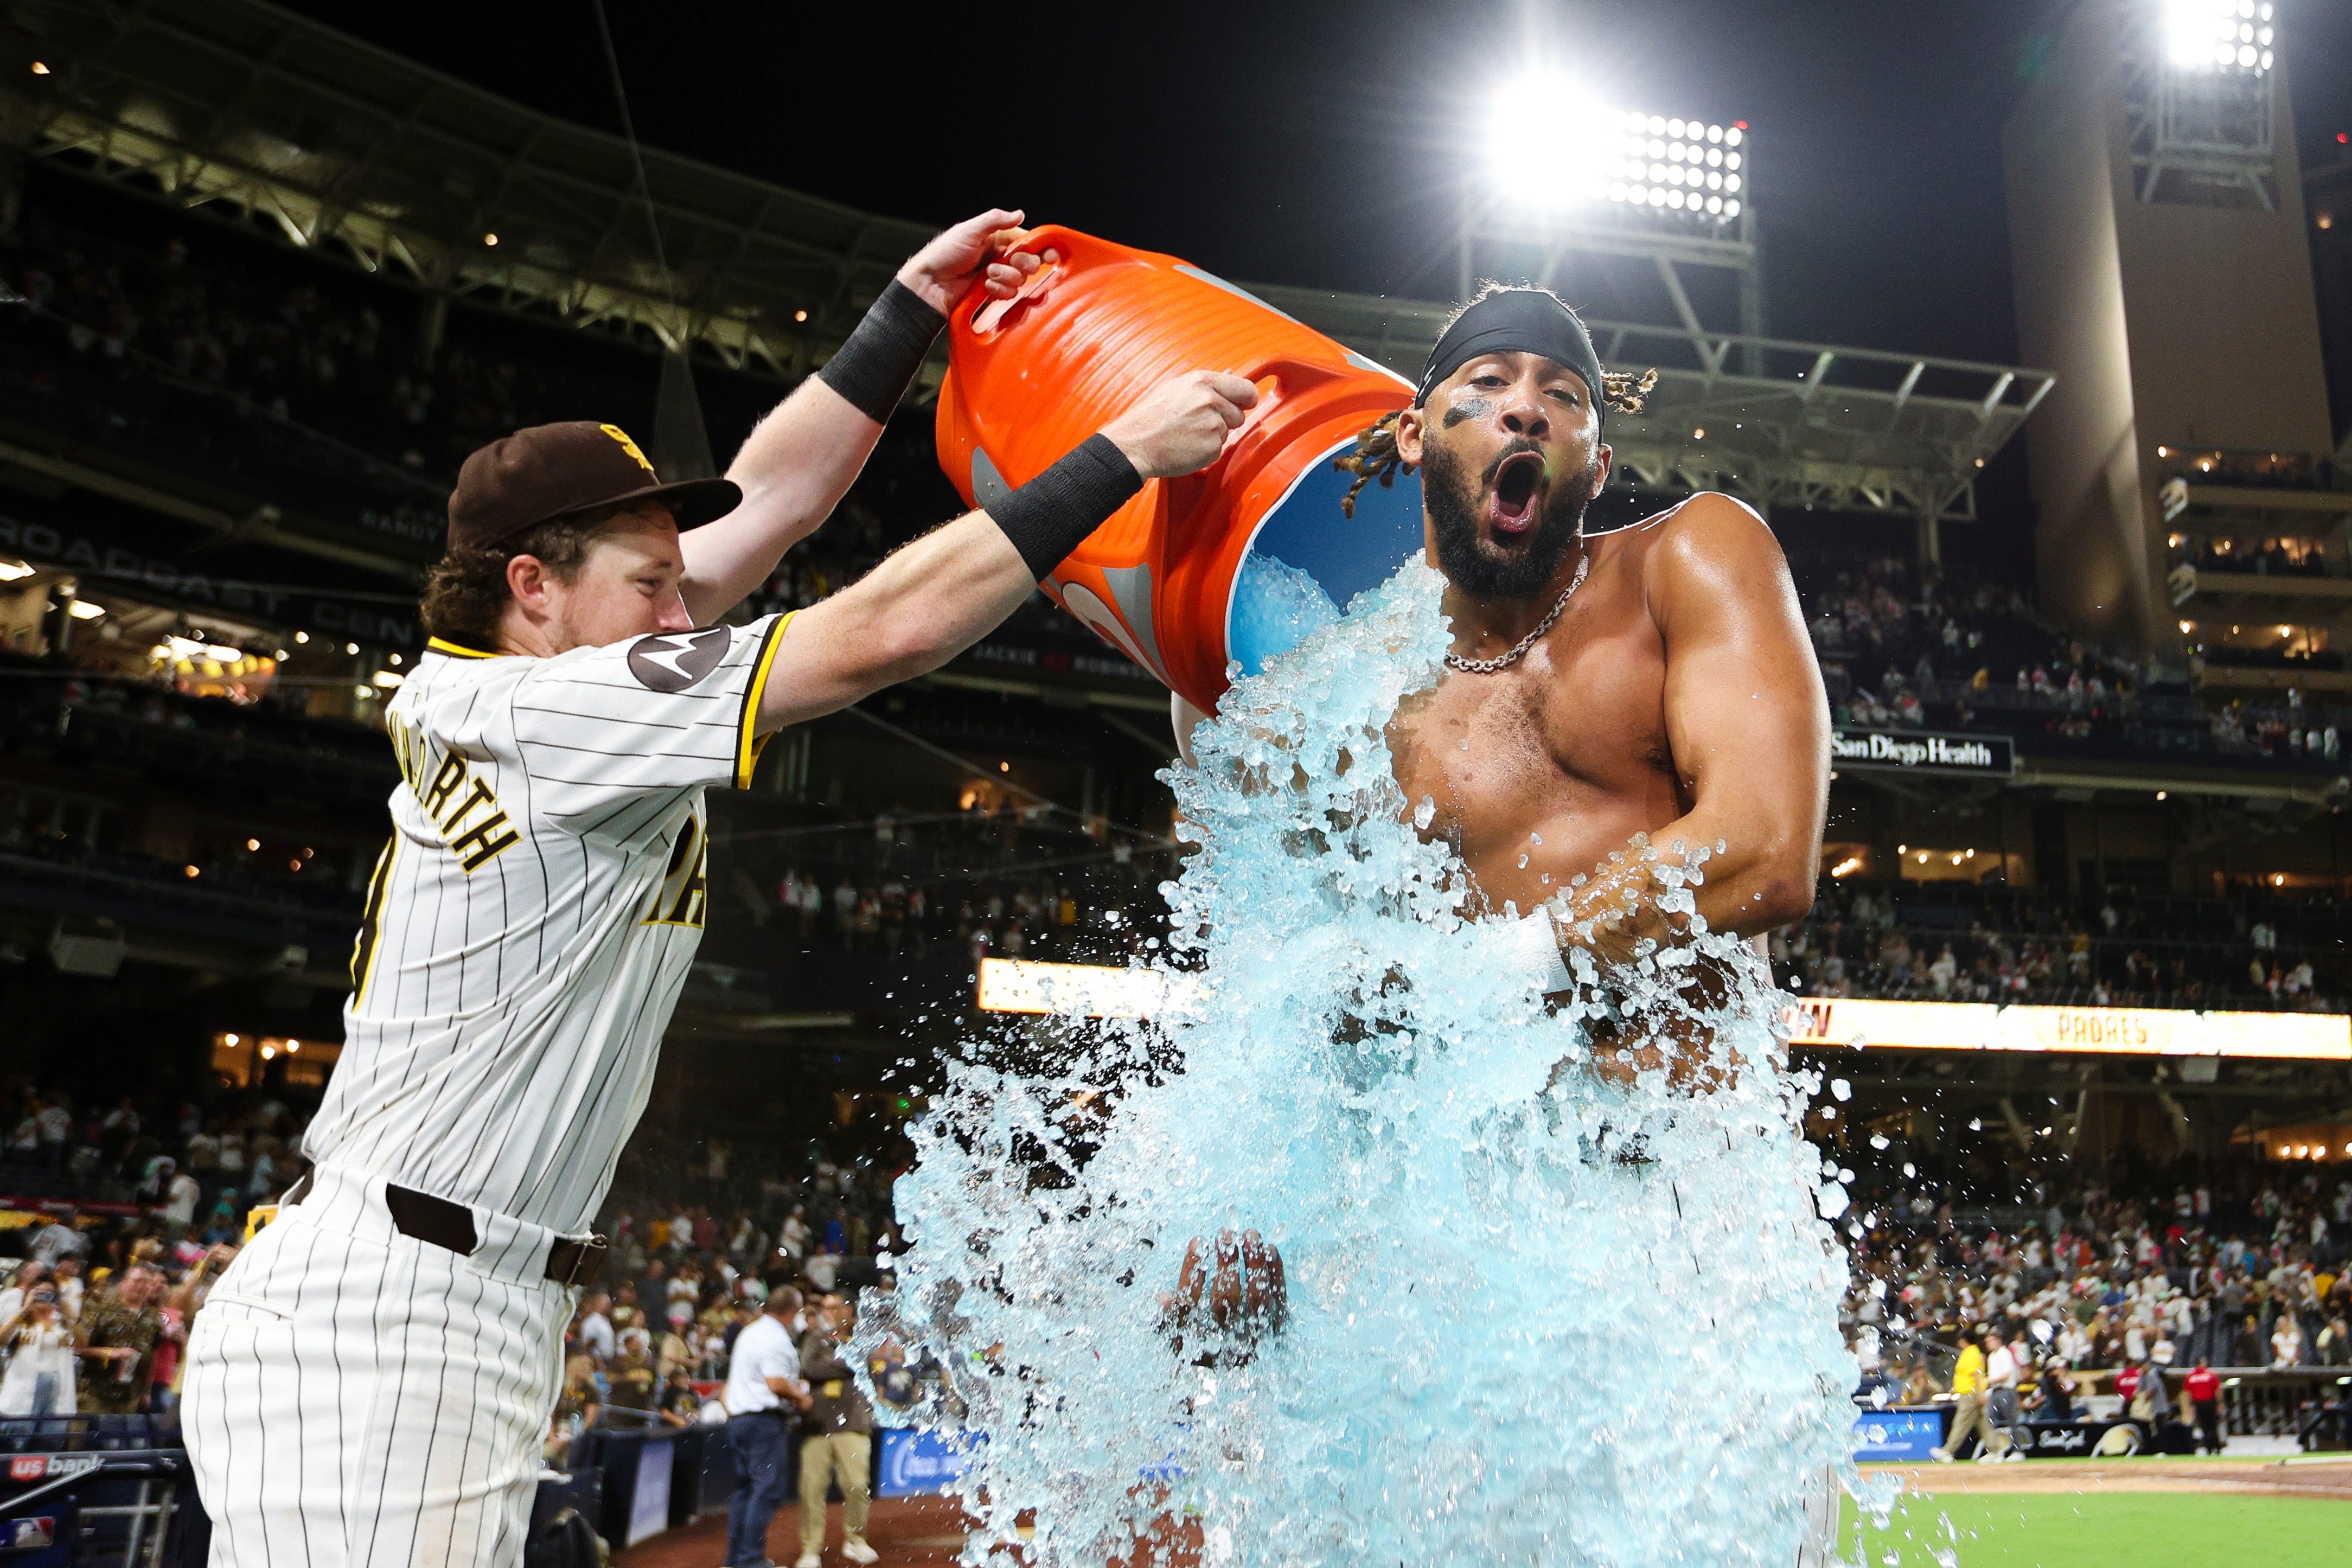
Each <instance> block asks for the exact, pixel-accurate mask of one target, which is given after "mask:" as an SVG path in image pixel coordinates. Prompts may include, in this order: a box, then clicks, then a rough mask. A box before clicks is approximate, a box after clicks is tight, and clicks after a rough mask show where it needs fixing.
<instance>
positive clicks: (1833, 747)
mask: <svg viewBox="0 0 2352 1568" xmlns="http://www.w3.org/2000/svg"><path fill="white" fill-rule="evenodd" d="M1830 764H1831V766H1832V767H1834V768H1883V769H1885V770H1886V771H1888V772H1894V773H1954V774H1960V775H1964V776H1966V777H1968V778H1971V779H2009V778H2013V777H2014V776H2015V775H2016V773H2017V743H2016V742H2015V741H2013V740H2011V739H2010V737H2007V736H2005V735H1931V734H1928V733H1927V732H1926V731H1924V730H1903V729H1837V730H1832V731H1831V732H1830Z"/></svg>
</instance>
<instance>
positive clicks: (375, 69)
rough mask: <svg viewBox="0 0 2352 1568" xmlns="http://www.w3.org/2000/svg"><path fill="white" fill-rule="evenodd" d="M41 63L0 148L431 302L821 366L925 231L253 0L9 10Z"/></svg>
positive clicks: (33, 1)
mask: <svg viewBox="0 0 2352 1568" xmlns="http://www.w3.org/2000/svg"><path fill="white" fill-rule="evenodd" d="M9 21H10V22H11V23H12V24H13V25H14V27H15V28H16V29H18V30H21V31H22V32H24V33H27V34H30V35H32V38H31V40H30V41H31V42H32V43H33V45H34V47H36V48H37V51H38V55H39V57H40V58H41V59H42V60H43V63H44V64H45V65H47V67H48V72H47V74H46V75H38V76H32V77H29V78H19V79H12V80H11V81H9V82H8V83H7V84H5V88H0V141H5V144H7V145H9V146H11V147H14V148H16V149H18V150H20V151H23V152H28V153H30V154H32V155H35V156H38V157H44V158H51V159H57V160H60V161H65V162H71V163H75V164H78V165H79V166H80V167H82V168H84V169H86V170H89V171H91V172H96V173H99V174H100V175H103V176H105V177H108V178H112V179H118V180H123V181H126V182H135V183H140V184H142V185H143V186H145V187H147V188H148V189H150V190H152V191H154V192H157V193H162V194H163V195H164V196H165V197H167V198H168V199H171V200H173V201H176V202H179V203H182V204H186V205H188V206H191V207H194V206H202V205H206V204H215V205H222V206H226V207H229V208H231V209H234V210H235V211H236V212H237V213H239V214H244V215H247V216H255V215H258V216H260V217H262V218H265V219H266V220H268V222H270V223H272V224H274V225H275V226H276V227H277V228H278V231H279V232H280V233H281V234H282V235H284V237H285V238H286V240H287V241H288V242H289V243H290V244H292V245H295V246H305V247H313V248H320V249H324V250H330V251H331V252H335V253H340V254H341V256H345V257H347V258H348V259H350V260H351V261H352V262H355V263H356V264H357V265H358V266H359V267H362V268H364V269H366V270H368V271H371V272H380V273H386V274H390V275H393V276H395V277H405V278H407V279H408V280H410V281H412V282H413V283H415V285H417V286H419V287H422V288H423V289H424V290H425V291H426V292H427V293H428V294H430V295H433V296H436V297H440V298H451V297H457V298H472V299H476V300H478V301H480V302H482V303H486V304H490V305H494V306H498V307H500V308H506V309H509V310H515V311H520V312H524V313H530V314H538V315H542V316H545V317H549V318H551V319H556V320H559V321H562V322H564V323H567V324H570V325H572V326H576V327H583V328H591V329H605V330H608V331H619V332H625V333H635V334H643V335H645V336H647V337H649V338H651V339H652V340H656V341H657V342H659V343H660V344H661V345H662V346H663V347H665V348H667V349H671V350H685V349H688V348H689V347H695V346H699V347H701V348H702V349H704V350H706V351H708V352H709V353H711V354H712V355H714V356H715V357H716V358H717V359H719V361H722V362H724V363H725V364H727V365H729V366H730V367H732V368H736V369H755V370H765V371H770V372H772V373H775V374H778V375H782V376H786V377H793V376H797V375H799V374H801V373H803V372H805V371H808V370H811V369H814V367H815V366H816V365H818V364H821V363H822V362H823V361H824V358H825V356H826V355H827V354H828V353H830V352H831V350H832V349H833V348H834V347H835V346H836V345H837V344H838V343H839V342H840V340H841V339H842V337H843V336H844V335H845V333H846V332H847V330H848V329H849V328H850V327H851V326H852V325H854V324H855V322H856V319H857V316H858V313H859V312H860V311H861V310H862V309H863V308H864V307H865V305H866V303H867V302H868V301H869V300H871V299H872V298H873V297H874V296H875V295H876V294H877V293H878V292H879V291H880V290H881V288H882V287H883V286H884V285H885V284H887V282H888V280H889V278H890V276H891V274H892V273H893V272H894V271H895V270H896V269H897V268H898V265H899V263H900V262H901V261H903V260H904V259H905V258H906V257H907V256H908V255H909V254H911V253H912V252H913V251H914V250H915V249H916V248H917V247H918V246H920V245H921V244H922V243H923V242H924V241H925V240H926V239H928V238H929V235H930V232H931V231H930V230H929V228H928V227H926V226H925V225H919V224H914V223H908V222H903V221H900V220H897V219H890V218H881V217H876V216H873V215H871V214H865V213H860V212H856V211H853V210H851V209H849V208H845V207H841V206H837V205H835V204H832V203H829V202H824V201H819V200H817V199H816V198H814V197H811V196H805V195H801V194H798V193H793V192H790V191H786V190H782V189H780V188H778V187H776V186H773V185H770V184H767V183H762V182H761V181H758V180H754V179H751V178H749V177H747V176H744V175H740V174H736V173H731V172H728V171H725V170H721V169H717V168H713V167H711V166H709V165H708V164H703V163H698V162H694V161H692V160H690V159H686V158H679V157H676V156H673V155H670V154H667V153H664V152H656V151H654V150H651V149H648V150H646V153H645V162H646V184H647V186H648V187H649V189H650V191H651V193H652V198H653V206H654V209H655V212H656V215H657V219H658V222H659V224H660V228H661V235H660V238H661V250H662V252H663V253H664V254H666V256H667V263H668V265H667V269H665V268H664V267H662V266H661V265H659V264H658V263H657V261H656V247H655V244H654V238H653V235H652V232H651V230H650V228H649V227H648V225H647V219H646V206H645V203H644V201H643V200H642V199H641V198H640V196H639V194H638V192H637V183H636V172H635V165H634V164H633V162H631V159H630V155H629V150H628V148H627V145H626V144H625V142H623V141H621V140H620V139H619V138H617V137H614V136H609V135H605V134H604V133H602V132H599V131H590V130H586V129H583V128H582V127H579V126H576V125H570V124H566V123H564V122H562V121H560V120H551V119H549V118H547V117H545V116H542V115H538V114H535V113H533V112H531V111H530V110H526V109H523V108H522V107H521V106H520V105H518V104H515V103H512V102H510V101H509V100H507V99H501V98H499V97H498V96H497V95H495V94H492V93H488V92H485V91H483V90H481V89H476V88H472V87H468V86H466V85H465V84H463V83H460V82H457V81H453V80H451V79H450V78H446V77H444V76H441V75H439V74H438V73H436V72H434V71H431V70H428V69H426V68H424V67H422V66H419V65H416V64H415V63H413V62H411V61H408V60H404V59H402V58H400V57H398V56H396V55H393V54H389V53H387V52H385V51H383V50H381V49H377V48H374V47H371V46H368V45H365V44H362V43H361V42H359V41H358V40H356V39H353V38H351V37H347V36H345V35H343V34H341V33H338V32H336V31H334V30H332V29H331V28H328V27H325V26H320V25H318V24H316V23H313V22H310V21H307V20H305V19H303V18H300V17H297V16H291V15H289V14H288V13H286V12H283V11H279V10H278V9H276V8H274V7H272V6H268V5H260V4H257V3H254V0H173V4H171V5H169V6H164V5H151V4H140V5H109V4H93V3H92V0H18V4H16V5H13V6H12V7H11V8H10V13H9Z"/></svg>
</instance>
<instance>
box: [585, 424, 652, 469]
mask: <svg viewBox="0 0 2352 1568" xmlns="http://www.w3.org/2000/svg"><path fill="white" fill-rule="evenodd" d="M596 428H597V429H599V430H601V431H603V432H604V434H607V435H609V436H611V437H612V438H613V439H614V440H615V441H617V442H619V443H620V444H621V450H622V451H624V452H625V453H627V454H628V455H630V456H632V457H634V458H635V459H636V460H637V466H638V467H640V468H642V469H644V470H645V471H646V473H648V474H652V473H653V472H654V465H652V464H651V463H648V462H646V455H645V454H644V453H642V452H640V451H638V450H637V444H636V443H635V442H634V441H632V440H630V439H629V433H628V432H627V431H625V430H623V429H622V428H621V427H620V426H619V425H617V424H600V425H598V426H597V427H596ZM656 477H659V476H657V475H656Z"/></svg>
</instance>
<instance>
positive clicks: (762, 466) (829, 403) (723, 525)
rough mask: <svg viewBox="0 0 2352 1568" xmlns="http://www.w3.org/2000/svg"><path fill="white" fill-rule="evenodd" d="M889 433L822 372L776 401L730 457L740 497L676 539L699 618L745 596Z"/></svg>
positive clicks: (828, 512) (812, 526) (836, 500)
mask: <svg viewBox="0 0 2352 1568" xmlns="http://www.w3.org/2000/svg"><path fill="white" fill-rule="evenodd" d="M881 435H882V426H881V424H880V423H878V422H877V421H876V420H874V419H873V418H871V417H870V416H868V415H867V414H866V413H861V412H860V411H859V410H857V409H856V408H854V407H852V406H851V405H850V403H849V402H848V401H847V400H846V399H845V398H844V397H843V396H842V395H841V394H840V393H839V392H835V391H834V390H833V388H831V387H830V386H828V385H826V384H825V383H824V382H823V381H822V380H820V379H819V378H817V377H815V376H811V377H810V378H809V379H808V380H806V381H804V382H802V383H801V384H800V387H799V388H798V390H796V391H795V392H793V394H792V396H790V397H788V398H786V399H785V400H784V401H783V402H781V403H779V404H777V405H776V406H775V407H774V408H773V409H772V410H770V411H769V413H768V415H767V417H766V418H764V419H762V420H761V422H760V423H759V424H758V425H757V426H756V427H754V428H753V430H752V432H751V438H750V439H749V440H747V441H745V442H744V443H743V448H742V450H741V451H740V452H738V453H737V454H736V455H735V461H734V462H733V463H731V464H730V465H728V469H727V477H729V478H730V479H732V480H734V481H735V483H736V484H738V485H740V486H742V487H743V503H742V505H740V506H739V507H736V508H735V509H734V510H733V511H732V512H730V513H729V514H727V516H725V517H721V518H719V520H718V521H717V522H714V523H708V524H705V525H704V526H703V527H701V528H694V529H691V530H689V531H688V533H687V534H686V535H685V536H684V537H682V538H680V539H679V540H678V548H679V549H681V550H682V551H683V552H684V554H685V557H686V582H685V585H684V588H685V593H686V608H687V612H688V614H690V615H692V616H693V617H694V621H695V624H697V625H707V624H709V622H713V621H716V620H718V619H719V617H720V616H722V615H724V614H726V613H727V612H728V611H730V610H731V609H733V608H734V607H735V606H736V605H738V604H740V603H741V602H742V601H744V600H745V599H746V598H748V597H749V596H750V595H751V591H753V590H754V589H756V588H758V587H759V586H760V584H761V582H763V581H765V580H767V577H768V574H769V573H770V572H772V571H774V570H776V563H777V562H778V561H780V560H782V559H783V556H784V552H785V551H786V550H788V549H791V548H792V547H793V545H795V544H798V543H799V542H800V541H801V540H802V539H804V538H807V537H808V536H809V535H811V534H813V533H814V532H815V531H816V529H817V526H818V525H819V524H821V523H823V522H824V519H825V518H827V517H831V516H832V515H833V509H834V508H835V507H837V506H839V505H840V504H841V498H842V497H844V496H845V495H847V494H848V493H849V486H851V485H852V484H854V483H855V482H856V478H857V476H858V474H859V472H860V471H861V470H862V469H864V467H865V466H866V458H867V457H868V456H869V455H871V454H872V453H873V451H874V444H875V442H877V440H879V439H880V438H881Z"/></svg>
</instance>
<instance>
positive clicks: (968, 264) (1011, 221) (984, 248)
mask: <svg viewBox="0 0 2352 1568" xmlns="http://www.w3.org/2000/svg"><path fill="white" fill-rule="evenodd" d="M1027 237H1028V235H1027V234H1026V232H1025V231H1024V230H1023V228H1022V227H1021V214H1020V213H1019V212H1017V211H1007V210H1006V209H1004V208H1003V207H992V208H990V209H989V210H988V211H987V212H984V213H982V214H980V215H979V216H977V217H971V218H966V219H965V220H964V221H963V222H961V223H960V224H958V225H955V226H954V227H953V228H951V229H948V230H946V231H945V232H944V233H941V234H940V235H937V236H935V237H934V238H933V239H932V241H931V243H930V244H929V245H927V246H924V247H923V248H922V249H920V250H919V251H917V252H916V253H915V254H914V255H913V256H910V257H908V261H907V265H906V266H904V267H900V268H899V269H898V281H899V282H901V283H903V284H905V285H906V286H907V287H908V288H910V289H912V290H914V292H915V294H916V296H917V297H918V298H920V299H921V300H922V302H923V303H924V304H926V305H928V306H929V307H930V308H932V309H934V310H936V311H938V312H939V313H940V315H942V316H944V315H946V314H947V313H948V307H950V305H953V304H954V303H955V302H956V301H957V300H959V299H961V298H963V296H964V291H965V290H966V289H968V288H970V287H971V286H972V285H973V284H974V283H978V284H980V285H981V286H982V287H983V288H985V289H986V290H987V291H988V297H989V298H992V299H1010V298H1013V294H1014V293H1015V292H1016V291H1017V290H1018V289H1019V288H1020V287H1021V285H1022V284H1023V283H1024V282H1025V281H1027V279H1028V277H1029V276H1030V275H1031V274H1032V273H1034V272H1035V271H1036V270H1037V269H1038V267H1042V266H1044V265H1045V262H1047V261H1053V260H1057V259H1059V258H1058V257H1056V256H1055V255H1054V254H1053V253H1052V252H1050V251H1048V252H1047V253H1046V254H1045V258H1044V260H1042V261H1041V260H1040V259H1039V258H1038V257H1036V256H1031V255H1028V254H1026V253H1025V252H1019V251H1016V250H1014V249H1013V247H1014V246H1017V245H1019V244H1020V243H1021V242H1022V241H1023V240H1024V239H1026V238H1027Z"/></svg>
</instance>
